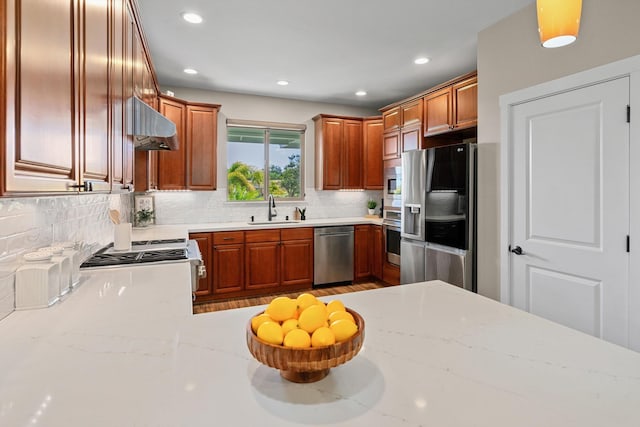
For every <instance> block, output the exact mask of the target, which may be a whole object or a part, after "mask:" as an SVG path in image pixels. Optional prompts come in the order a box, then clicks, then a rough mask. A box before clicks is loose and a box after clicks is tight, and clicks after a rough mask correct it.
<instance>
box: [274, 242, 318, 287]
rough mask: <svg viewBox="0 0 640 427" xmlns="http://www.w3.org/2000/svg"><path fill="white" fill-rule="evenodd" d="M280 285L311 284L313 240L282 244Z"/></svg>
mask: <svg viewBox="0 0 640 427" xmlns="http://www.w3.org/2000/svg"><path fill="white" fill-rule="evenodd" d="M281 248H282V257H281V259H282V262H281V264H280V270H281V271H282V285H283V286H292V285H309V287H311V285H312V284H313V239H305V240H289V241H283V242H282V246H281Z"/></svg>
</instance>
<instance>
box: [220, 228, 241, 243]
mask: <svg viewBox="0 0 640 427" xmlns="http://www.w3.org/2000/svg"><path fill="white" fill-rule="evenodd" d="M234 243H244V232H243V231H221V232H218V233H213V244H214V245H231V244H234Z"/></svg>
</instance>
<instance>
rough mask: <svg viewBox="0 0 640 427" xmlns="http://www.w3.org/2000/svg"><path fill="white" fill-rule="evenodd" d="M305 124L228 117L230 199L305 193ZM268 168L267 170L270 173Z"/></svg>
mask: <svg viewBox="0 0 640 427" xmlns="http://www.w3.org/2000/svg"><path fill="white" fill-rule="evenodd" d="M305 130H306V126H304V125H290V124H283V123H265V122H249V121H241V120H227V191H228V194H227V198H228V200H230V201H251V200H266V199H267V198H268V197H269V194H271V195H273V197H276V198H279V199H288V200H301V199H303V196H304V180H303V177H304V170H303V165H304V150H303V147H304V132H305ZM267 171H268V172H267Z"/></svg>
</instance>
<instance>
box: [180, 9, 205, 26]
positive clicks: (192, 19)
mask: <svg viewBox="0 0 640 427" xmlns="http://www.w3.org/2000/svg"><path fill="white" fill-rule="evenodd" d="M182 19H184V20H185V21H187V22H188V23H190V24H199V23H201V22H202V16H200V15H198V14H197V13H193V12H185V13H183V14H182Z"/></svg>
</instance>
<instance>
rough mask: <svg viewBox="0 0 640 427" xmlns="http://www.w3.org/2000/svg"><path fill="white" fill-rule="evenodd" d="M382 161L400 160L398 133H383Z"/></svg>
mask: <svg viewBox="0 0 640 427" xmlns="http://www.w3.org/2000/svg"><path fill="white" fill-rule="evenodd" d="M382 150H383V151H382V160H392V159H398V158H400V131H399V130H398V131H393V132H385V134H384V136H383V138H382Z"/></svg>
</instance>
